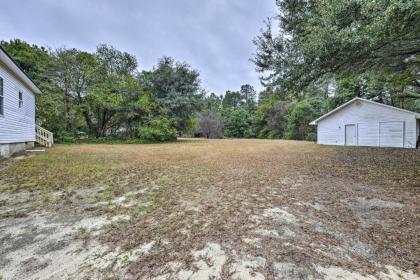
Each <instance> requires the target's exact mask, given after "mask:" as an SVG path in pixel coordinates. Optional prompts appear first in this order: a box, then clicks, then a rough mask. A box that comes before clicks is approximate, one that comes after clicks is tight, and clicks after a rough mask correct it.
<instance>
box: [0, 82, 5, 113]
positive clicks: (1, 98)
mask: <svg viewBox="0 0 420 280" xmlns="http://www.w3.org/2000/svg"><path fill="white" fill-rule="evenodd" d="M3 115H4V95H3V78H2V77H0V116H3Z"/></svg>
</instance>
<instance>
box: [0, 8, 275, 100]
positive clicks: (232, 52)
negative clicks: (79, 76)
mask: <svg viewBox="0 0 420 280" xmlns="http://www.w3.org/2000/svg"><path fill="white" fill-rule="evenodd" d="M1 6H2V8H1V9H2V16H1V17H0V39H5V40H8V39H13V38H19V39H23V40H26V41H28V42H30V43H35V44H39V45H46V46H50V47H53V48H56V47H68V48H70V47H75V48H79V49H83V50H86V51H94V50H95V48H96V46H97V45H99V44H100V43H107V44H111V45H113V46H115V47H116V48H117V49H119V50H123V51H127V52H129V53H132V54H134V55H136V57H137V59H138V61H139V64H140V68H141V69H150V68H151V67H152V66H153V65H154V64H156V62H157V59H158V58H160V57H162V56H164V55H167V56H172V57H174V58H175V59H176V60H179V61H185V62H188V63H189V64H190V65H191V66H192V67H193V68H195V69H198V70H199V71H200V73H201V80H202V82H203V86H204V87H205V88H207V89H208V90H210V91H214V92H217V93H219V94H221V93H224V92H225V91H226V90H229V89H231V90H235V89H238V88H239V86H240V85H241V84H244V83H249V84H251V85H253V86H254V87H256V88H257V89H260V88H261V87H260V85H259V82H258V74H257V73H256V72H255V71H254V66H253V64H252V63H251V62H250V61H249V59H250V58H251V56H252V53H253V52H254V46H253V44H252V39H253V38H254V37H255V36H257V35H258V33H259V29H260V28H261V27H262V26H263V21H264V19H265V18H267V17H269V16H273V15H274V13H275V1H274V0H257V1H255V0H254V1H245V0H204V1H197V0H154V1H146V0H137V1H135V0H121V1H111V0H73V1H57V0H21V1H4V3H2V5H1Z"/></svg>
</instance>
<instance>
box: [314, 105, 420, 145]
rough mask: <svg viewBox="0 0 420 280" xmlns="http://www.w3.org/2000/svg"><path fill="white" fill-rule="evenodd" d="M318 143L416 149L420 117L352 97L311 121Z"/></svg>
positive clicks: (412, 113) (416, 114)
mask: <svg viewBox="0 0 420 280" xmlns="http://www.w3.org/2000/svg"><path fill="white" fill-rule="evenodd" d="M310 124H311V125H316V126H318V128H317V130H318V140H317V143H318V144H325V145H346V146H372V147H399V148H416V144H417V142H418V141H419V140H420V139H419V132H420V114H419V113H415V112H410V111H407V110H404V109H400V108H396V107H392V106H389V105H385V104H381V103H377V102H374V101H371V100H366V99H363V98H354V99H352V100H350V101H349V102H347V103H345V104H343V105H341V106H340V107H338V108H336V109H334V110H332V111H330V112H328V113H327V114H325V115H323V116H322V117H320V118H318V119H316V120H314V121H313V122H311V123H310Z"/></svg>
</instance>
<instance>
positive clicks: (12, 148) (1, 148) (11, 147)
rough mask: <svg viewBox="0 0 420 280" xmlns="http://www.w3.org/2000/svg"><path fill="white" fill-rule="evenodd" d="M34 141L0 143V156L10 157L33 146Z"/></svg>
mask: <svg viewBox="0 0 420 280" xmlns="http://www.w3.org/2000/svg"><path fill="white" fill-rule="evenodd" d="M34 145H35V142H22V143H8V144H0V157H10V156H11V155H13V154H14V153H17V152H21V151H24V150H26V149H30V148H33V147H34Z"/></svg>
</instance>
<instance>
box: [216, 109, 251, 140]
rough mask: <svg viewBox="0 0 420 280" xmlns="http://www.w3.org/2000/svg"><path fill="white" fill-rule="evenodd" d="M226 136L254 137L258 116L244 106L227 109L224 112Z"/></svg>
mask: <svg viewBox="0 0 420 280" xmlns="http://www.w3.org/2000/svg"><path fill="white" fill-rule="evenodd" d="M223 118H224V124H225V136H226V137H232V138H253V137H256V136H257V133H256V130H255V124H256V118H255V117H254V116H253V115H252V114H250V113H249V112H247V111H246V110H245V109H243V108H239V109H226V110H224V112H223Z"/></svg>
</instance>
